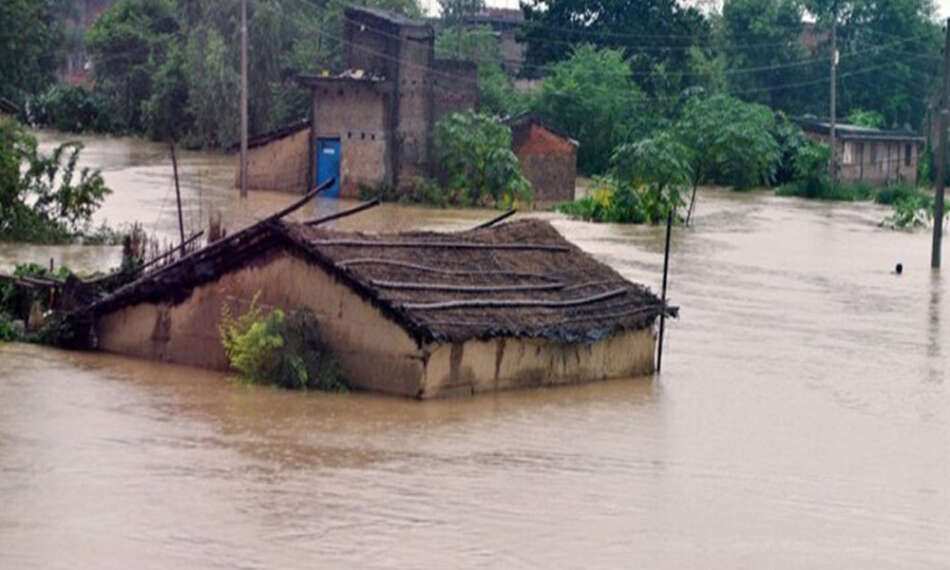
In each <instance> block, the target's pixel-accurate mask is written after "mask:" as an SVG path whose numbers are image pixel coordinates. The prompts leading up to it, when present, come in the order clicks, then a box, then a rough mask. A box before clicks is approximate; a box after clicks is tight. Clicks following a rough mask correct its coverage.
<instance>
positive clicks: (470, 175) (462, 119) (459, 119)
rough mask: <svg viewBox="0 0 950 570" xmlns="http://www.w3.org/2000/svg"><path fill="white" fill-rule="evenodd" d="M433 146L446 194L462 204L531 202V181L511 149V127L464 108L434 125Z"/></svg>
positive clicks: (500, 204)
mask: <svg viewBox="0 0 950 570" xmlns="http://www.w3.org/2000/svg"><path fill="white" fill-rule="evenodd" d="M435 146H436V149H437V152H438V153H439V162H440V165H441V167H442V171H443V173H444V175H445V178H446V181H447V184H448V190H449V194H450V195H455V196H458V201H459V202H461V203H462V204H463V205H471V204H475V205H481V206H488V205H494V206H501V207H509V206H516V205H517V204H518V203H519V202H529V203H530V202H531V201H532V199H533V197H532V192H531V184H530V183H529V182H528V181H527V179H525V177H524V175H522V174H521V167H520V166H519V164H518V157H516V156H515V153H514V152H512V150H511V129H509V128H508V127H507V126H506V125H504V124H502V123H500V122H498V121H497V120H495V119H494V118H492V117H489V116H488V115H484V114H481V113H474V112H472V111H466V112H463V113H453V114H450V115H447V116H446V117H445V118H443V119H442V120H441V121H439V123H438V124H437V125H436V129H435Z"/></svg>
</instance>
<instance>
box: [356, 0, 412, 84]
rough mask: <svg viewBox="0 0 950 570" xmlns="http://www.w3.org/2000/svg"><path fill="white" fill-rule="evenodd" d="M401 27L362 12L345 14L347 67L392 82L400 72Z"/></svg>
mask: <svg viewBox="0 0 950 570" xmlns="http://www.w3.org/2000/svg"><path fill="white" fill-rule="evenodd" d="M398 35H399V27H398V26H395V25H393V24H392V23H390V22H387V21H386V20H384V19H382V18H378V17H376V16H373V15H372V14H367V13H366V12H363V11H361V10H349V9H347V10H345V11H344V19H343V41H344V50H345V51H344V53H345V61H346V62H347V67H349V68H350V69H362V70H364V71H368V72H371V73H374V74H376V75H381V76H384V77H387V78H391V77H393V76H394V74H395V73H396V71H397V66H398V61H397V60H398V58H399V40H398Z"/></svg>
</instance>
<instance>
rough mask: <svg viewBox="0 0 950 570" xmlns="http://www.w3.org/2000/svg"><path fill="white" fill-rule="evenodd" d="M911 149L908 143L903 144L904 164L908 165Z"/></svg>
mask: <svg viewBox="0 0 950 570" xmlns="http://www.w3.org/2000/svg"><path fill="white" fill-rule="evenodd" d="M912 152H913V151H912V150H911V148H910V145H909V144H905V145H904V166H910V155H911V153H912Z"/></svg>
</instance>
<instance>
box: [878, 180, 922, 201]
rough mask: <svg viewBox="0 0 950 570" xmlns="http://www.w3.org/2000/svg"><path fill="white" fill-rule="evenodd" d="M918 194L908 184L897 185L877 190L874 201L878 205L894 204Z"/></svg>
mask: <svg viewBox="0 0 950 570" xmlns="http://www.w3.org/2000/svg"><path fill="white" fill-rule="evenodd" d="M918 194H919V193H918V192H917V189H916V188H914V187H913V186H911V185H910V184H906V183H897V184H892V185H890V186H888V187H886V188H882V189H880V190H878V191H877V193H875V195H874V201H875V202H876V203H878V204H894V203H895V202H898V201H901V200H906V199H907V198H912V197H915V196H917V195H918Z"/></svg>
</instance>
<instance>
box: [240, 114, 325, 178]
mask: <svg viewBox="0 0 950 570" xmlns="http://www.w3.org/2000/svg"><path fill="white" fill-rule="evenodd" d="M240 161H241V157H240V155H238V156H236V157H235V163H236V167H235V173H234V186H235V188H237V187H240V185H241V167H240V164H241V162H240ZM309 161H310V129H309V128H307V129H300V130H298V131H296V132H293V133H290V134H288V135H286V136H283V137H280V138H276V139H274V140H269V141H267V142H266V143H263V144H259V145H256V146H251V147H250V148H248V151H247V187H248V188H250V189H251V190H279V191H282V192H300V191H303V190H306V189H307V168H308V164H309Z"/></svg>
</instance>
